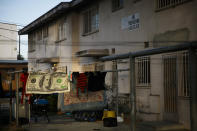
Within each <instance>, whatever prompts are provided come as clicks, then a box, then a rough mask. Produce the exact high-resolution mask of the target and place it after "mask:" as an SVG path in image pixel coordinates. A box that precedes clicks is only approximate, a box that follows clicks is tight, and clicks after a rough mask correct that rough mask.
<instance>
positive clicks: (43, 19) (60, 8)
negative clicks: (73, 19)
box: [18, 2, 70, 35]
mask: <svg viewBox="0 0 197 131" xmlns="http://www.w3.org/2000/svg"><path fill="white" fill-rule="evenodd" d="M69 5H70V4H69V2H61V3H60V4H58V5H57V6H55V7H54V8H53V9H51V10H49V11H48V12H47V13H45V14H43V15H42V16H40V17H39V18H37V19H36V20H34V21H33V22H31V23H30V24H29V25H27V26H25V27H24V28H23V29H21V30H20V31H19V32H18V34H19V35H25V34H28V33H29V32H31V31H33V30H34V29H36V28H38V27H40V26H42V25H44V24H46V23H48V22H49V21H51V20H53V19H55V18H57V17H58V16H60V15H61V14H63V13H65V11H67V10H69V7H70V6H69Z"/></svg>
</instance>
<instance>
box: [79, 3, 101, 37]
mask: <svg viewBox="0 0 197 131" xmlns="http://www.w3.org/2000/svg"><path fill="white" fill-rule="evenodd" d="M82 16H83V33H82V35H83V36H86V35H90V34H92V33H96V32H98V31H99V6H98V5H96V6H93V7H91V8H89V9H87V10H85V11H84V12H83V13H82Z"/></svg>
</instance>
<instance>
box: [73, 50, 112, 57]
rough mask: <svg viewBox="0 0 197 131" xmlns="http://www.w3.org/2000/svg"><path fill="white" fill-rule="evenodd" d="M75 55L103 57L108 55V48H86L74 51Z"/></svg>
mask: <svg viewBox="0 0 197 131" xmlns="http://www.w3.org/2000/svg"><path fill="white" fill-rule="evenodd" d="M75 55H76V56H77V57H103V56H108V55H109V50H108V49H88V50H82V51H79V52H76V54H75Z"/></svg>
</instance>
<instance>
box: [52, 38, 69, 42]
mask: <svg viewBox="0 0 197 131" xmlns="http://www.w3.org/2000/svg"><path fill="white" fill-rule="evenodd" d="M65 40H67V39H66V38H64V39H61V40H57V41H55V43H60V42H62V41H65Z"/></svg>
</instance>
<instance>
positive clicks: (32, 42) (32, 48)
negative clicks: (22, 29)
mask: <svg viewBox="0 0 197 131" xmlns="http://www.w3.org/2000/svg"><path fill="white" fill-rule="evenodd" d="M35 42H36V35H35V33H32V34H30V36H29V44H28V51H29V52H33V51H35V46H36V43H35Z"/></svg>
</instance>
